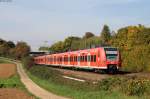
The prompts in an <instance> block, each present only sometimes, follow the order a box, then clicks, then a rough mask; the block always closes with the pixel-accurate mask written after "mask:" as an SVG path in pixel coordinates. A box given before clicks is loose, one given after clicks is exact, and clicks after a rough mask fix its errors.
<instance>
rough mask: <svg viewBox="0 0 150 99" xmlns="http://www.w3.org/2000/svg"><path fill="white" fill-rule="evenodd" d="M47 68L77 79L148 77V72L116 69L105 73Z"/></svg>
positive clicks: (96, 79) (149, 75)
mask: <svg viewBox="0 0 150 99" xmlns="http://www.w3.org/2000/svg"><path fill="white" fill-rule="evenodd" d="M48 67H49V68H51V69H53V70H57V71H60V72H61V73H62V74H63V75H65V76H69V77H75V78H79V79H83V80H86V81H100V80H103V79H106V78H108V77H114V76H120V77H133V76H138V77H146V78H149V79H150V73H143V72H141V73H130V72H124V71H118V72H117V74H114V75H112V74H106V73H100V72H94V71H88V70H83V69H82V70H80V69H79V70H77V69H76V70H73V69H70V68H67V69H66V68H56V67H52V66H48Z"/></svg>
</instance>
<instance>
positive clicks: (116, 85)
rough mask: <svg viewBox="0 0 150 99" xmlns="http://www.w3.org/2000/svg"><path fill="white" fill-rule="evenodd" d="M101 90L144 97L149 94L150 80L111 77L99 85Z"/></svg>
mask: <svg viewBox="0 0 150 99" xmlns="http://www.w3.org/2000/svg"><path fill="white" fill-rule="evenodd" d="M98 86H99V90H105V91H108V92H112V91H119V92H122V93H125V94H126V95H131V96H133V95H135V96H142V95H144V94H149V91H150V80H148V79H141V78H137V77H125V78H123V77H121V78H120V77H110V78H108V79H104V80H102V81H100V82H99V83H98Z"/></svg>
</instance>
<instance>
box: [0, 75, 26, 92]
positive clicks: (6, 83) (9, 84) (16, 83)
mask: <svg viewBox="0 0 150 99" xmlns="http://www.w3.org/2000/svg"><path fill="white" fill-rule="evenodd" d="M0 88H20V89H23V90H25V86H24V85H23V84H22V83H21V81H20V77H19V75H17V74H16V75H14V76H12V77H10V78H6V79H0Z"/></svg>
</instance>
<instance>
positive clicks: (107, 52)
mask: <svg viewBox="0 0 150 99" xmlns="http://www.w3.org/2000/svg"><path fill="white" fill-rule="evenodd" d="M106 54H117V51H106Z"/></svg>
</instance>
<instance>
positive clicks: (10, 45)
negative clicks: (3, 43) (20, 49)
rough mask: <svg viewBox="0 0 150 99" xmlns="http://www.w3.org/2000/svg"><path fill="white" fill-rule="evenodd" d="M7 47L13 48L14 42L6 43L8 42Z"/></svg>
mask: <svg viewBox="0 0 150 99" xmlns="http://www.w3.org/2000/svg"><path fill="white" fill-rule="evenodd" d="M7 45H8V46H9V47H10V48H15V44H14V42H12V41H8V42H7Z"/></svg>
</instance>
